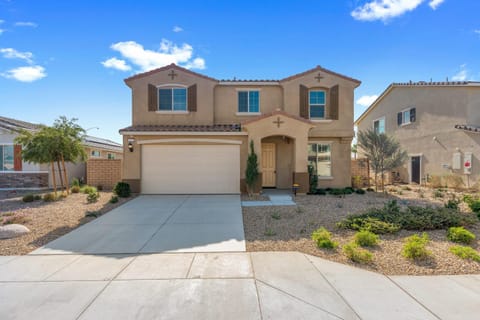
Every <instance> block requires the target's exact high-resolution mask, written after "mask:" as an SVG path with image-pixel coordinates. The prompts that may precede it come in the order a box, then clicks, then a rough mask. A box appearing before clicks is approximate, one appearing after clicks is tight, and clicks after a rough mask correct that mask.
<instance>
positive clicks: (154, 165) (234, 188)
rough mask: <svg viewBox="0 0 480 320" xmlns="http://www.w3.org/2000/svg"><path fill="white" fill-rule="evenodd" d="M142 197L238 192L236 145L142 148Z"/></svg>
mask: <svg viewBox="0 0 480 320" xmlns="http://www.w3.org/2000/svg"><path fill="white" fill-rule="evenodd" d="M141 187H142V193H144V194H205V193H239V192H240V146H239V145H143V146H142V186H141Z"/></svg>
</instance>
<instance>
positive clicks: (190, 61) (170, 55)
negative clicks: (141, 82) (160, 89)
mask: <svg viewBox="0 0 480 320" xmlns="http://www.w3.org/2000/svg"><path fill="white" fill-rule="evenodd" d="M111 48H112V49H113V50H115V51H118V52H119V53H120V54H121V55H122V57H123V58H125V59H126V60H128V61H129V62H130V63H131V64H134V65H136V66H137V67H139V68H140V70H141V71H148V70H152V69H156V68H159V67H162V66H165V65H168V64H171V63H175V64H177V65H180V66H182V67H185V68H189V69H205V60H204V59H203V58H200V57H195V58H193V47H192V46H191V45H189V44H187V43H184V44H182V45H181V46H178V45H176V44H174V43H173V42H171V41H169V40H166V39H162V41H161V43H160V48H159V49H158V50H149V49H145V48H144V47H143V46H142V45H141V44H139V43H137V42H135V41H124V42H117V43H114V44H112V45H111Z"/></svg>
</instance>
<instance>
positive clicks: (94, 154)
mask: <svg viewBox="0 0 480 320" xmlns="http://www.w3.org/2000/svg"><path fill="white" fill-rule="evenodd" d="M90 155H91V156H92V157H95V158H99V157H100V151H98V150H92V152H90Z"/></svg>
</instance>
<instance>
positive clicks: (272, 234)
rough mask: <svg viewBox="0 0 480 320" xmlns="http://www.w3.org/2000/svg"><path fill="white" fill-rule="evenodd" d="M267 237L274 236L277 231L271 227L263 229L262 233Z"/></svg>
mask: <svg viewBox="0 0 480 320" xmlns="http://www.w3.org/2000/svg"><path fill="white" fill-rule="evenodd" d="M264 234H265V235H266V236H267V237H273V236H276V235H277V233H276V232H275V231H273V230H272V229H266V230H265V233H264Z"/></svg>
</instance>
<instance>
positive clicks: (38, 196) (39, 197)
mask: <svg viewBox="0 0 480 320" xmlns="http://www.w3.org/2000/svg"><path fill="white" fill-rule="evenodd" d="M33 199H34V200H35V201H37V200H42V196H41V195H39V194H36V195H34V196H33Z"/></svg>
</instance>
